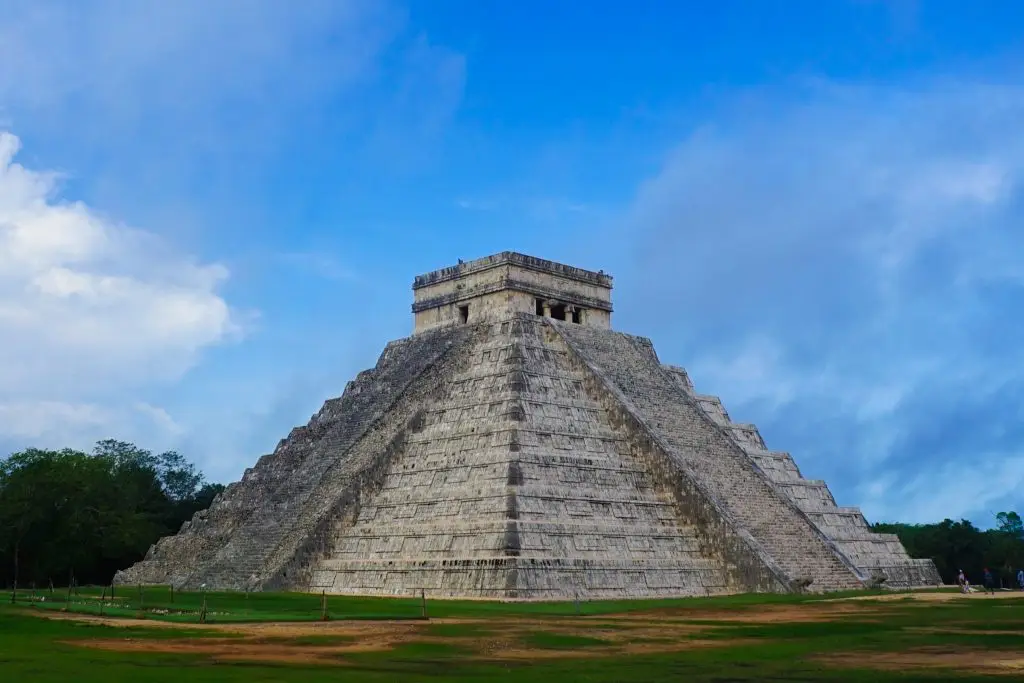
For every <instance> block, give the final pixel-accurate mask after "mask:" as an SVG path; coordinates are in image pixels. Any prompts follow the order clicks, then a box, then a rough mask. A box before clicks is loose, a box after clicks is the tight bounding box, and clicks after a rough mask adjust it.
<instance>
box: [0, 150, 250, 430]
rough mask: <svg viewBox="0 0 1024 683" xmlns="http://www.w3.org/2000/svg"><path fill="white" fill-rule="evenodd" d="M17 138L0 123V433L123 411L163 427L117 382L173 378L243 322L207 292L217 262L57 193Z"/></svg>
mask: <svg viewBox="0 0 1024 683" xmlns="http://www.w3.org/2000/svg"><path fill="white" fill-rule="evenodd" d="M19 147H20V142H19V140H18V138H17V137H15V136H14V135H12V134H10V133H7V132H0V334H2V337H3V343H0V438H5V437H6V438H14V439H43V440H44V441H45V442H46V443H48V444H58V443H60V439H62V438H65V437H67V436H69V435H70V434H73V433H76V431H77V430H78V429H79V428H81V429H82V430H84V431H85V432H86V433H90V434H93V433H94V434H96V435H97V436H101V435H103V434H109V433H110V431H109V430H111V429H113V428H114V426H115V425H118V421H119V420H120V419H123V418H125V417H126V415H127V416H129V417H131V418H133V419H132V420H131V422H138V421H139V420H144V421H145V422H147V423H148V426H149V427H152V428H157V429H160V430H163V431H168V430H169V431H174V429H175V427H174V425H173V420H171V419H170V417H169V416H168V415H167V414H166V413H165V412H164V411H162V410H161V409H159V408H154V407H152V406H148V405H147V404H144V403H140V402H137V401H133V402H131V403H129V404H128V405H123V401H124V399H123V396H121V395H120V394H121V393H122V392H130V391H131V390H133V389H137V388H138V387H140V386H145V385H147V384H149V383H152V382H159V381H163V382H166V381H173V380H176V379H178V378H180V377H181V376H182V374H183V373H185V372H186V371H187V370H188V369H189V368H190V367H191V366H192V365H193V364H194V363H195V362H196V360H197V358H198V356H199V354H200V353H201V351H202V350H203V349H204V348H206V347H208V346H210V345H213V344H217V343H221V342H224V341H226V340H229V339H231V338H233V337H237V336H238V335H240V334H241V333H242V331H243V328H242V326H241V322H242V321H241V320H240V318H239V316H238V314H237V313H235V312H233V311H232V310H231V308H230V307H229V305H228V303H227V302H226V301H225V300H224V299H223V298H222V297H221V296H220V295H219V294H218V287H219V286H220V285H221V283H222V282H223V281H224V280H225V279H226V278H227V276H228V272H227V269H226V268H225V267H224V266H222V265H219V264H217V263H201V262H198V261H197V260H196V259H194V258H192V257H190V256H188V255H185V254H180V253H175V251H174V250H173V249H172V248H171V247H170V246H169V245H168V244H167V243H165V242H164V241H163V240H161V239H160V238H159V237H157V236H156V235H153V234H150V233H147V232H144V231H141V230H136V229H132V228H129V227H127V226H123V225H120V224H118V223H116V222H114V221H113V220H112V219H110V218H108V217H105V216H103V215H102V214H100V213H98V212H97V211H95V210H93V209H91V208H90V207H88V206H86V205H85V204H83V203H81V202H72V201H65V200H62V199H61V198H60V196H59V194H58V189H59V187H58V180H59V176H58V175H57V174H55V173H52V172H47V171H36V170H32V169H28V168H25V167H24V166H22V165H20V164H18V163H17V162H16V161H15V156H16V154H17V153H18V151H19ZM61 445H63V444H61Z"/></svg>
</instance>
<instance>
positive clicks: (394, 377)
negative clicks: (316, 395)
mask: <svg viewBox="0 0 1024 683" xmlns="http://www.w3.org/2000/svg"><path fill="white" fill-rule="evenodd" d="M467 334H468V330H467V329H466V328H448V329H440V330H436V331H433V332H431V333H428V334H425V335H420V336H417V337H410V338H407V339H403V340H400V341H397V342H392V343H391V344H389V345H388V346H387V348H386V349H385V350H384V352H383V353H382V354H381V357H380V360H379V361H378V363H377V366H376V367H375V368H374V369H373V370H368V371H364V372H362V373H360V375H359V376H358V377H357V378H356V380H355V381H353V382H350V383H349V385H348V386H347V387H346V389H345V393H344V395H343V396H342V397H341V398H340V399H331V400H329V401H327V402H326V403H325V404H324V407H323V408H322V409H321V410H320V411H319V412H318V413H317V414H316V415H315V416H314V417H313V418H312V420H311V421H310V423H309V424H308V425H307V426H305V427H299V428H296V429H294V430H292V432H291V434H290V435H289V437H288V438H287V439H285V440H282V442H281V443H280V444H279V445H278V447H277V449H275V451H274V453H273V454H271V455H269V456H264V457H263V458H261V459H260V461H259V462H258V463H257V465H256V467H254V468H252V469H250V470H247V471H246V473H245V474H244V475H243V477H242V480H241V481H240V482H237V483H235V484H232V485H231V486H229V487H228V488H227V489H226V490H225V491H224V492H223V493H222V494H221V495H220V496H218V497H217V499H215V500H214V502H213V504H212V505H211V507H210V509H209V510H208V511H204V512H201V513H198V514H197V515H196V516H195V517H194V518H193V520H192V521H191V522H190V523H186V525H185V526H184V527H183V529H182V531H181V532H179V534H178V535H176V536H172V537H168V538H164V539H161V540H160V541H159V542H157V543H156V544H155V545H154V546H153V547H152V548H150V550H149V552H148V553H147V556H146V559H144V560H143V561H142V562H140V563H138V564H136V565H134V566H133V567H130V568H129V569H127V570H125V571H122V572H119V573H118V575H117V576H116V577H115V581H119V582H122V583H173V584H175V585H179V586H199V585H201V584H204V583H205V584H207V585H208V586H211V587H214V586H215V587H219V588H230V589H240V588H248V587H258V586H259V584H260V583H261V581H263V580H265V577H264V574H265V572H266V571H267V570H268V566H267V562H268V560H269V559H270V557H271V555H272V553H273V552H274V551H275V549H276V548H277V547H278V545H279V544H281V543H282V542H285V541H287V539H288V537H289V536H290V535H292V536H294V534H295V533H301V531H299V530H297V529H296V527H295V524H296V523H297V522H298V521H299V517H298V516H297V515H296V514H295V513H296V512H297V511H298V510H301V509H302V507H303V506H304V505H306V503H307V501H308V500H309V498H310V496H311V495H312V494H313V493H314V491H315V490H316V488H317V486H318V485H319V483H320V481H321V478H322V477H323V476H324V474H325V473H326V472H328V471H329V470H330V469H331V468H332V467H333V466H335V465H336V464H337V463H338V461H339V460H340V459H343V458H345V457H346V456H347V454H348V451H349V449H350V448H351V447H352V446H353V445H354V444H355V443H356V442H358V441H359V440H360V439H362V438H363V436H364V434H366V433H367V430H370V429H371V428H373V427H375V426H377V425H378V423H379V422H380V421H381V420H382V418H384V417H385V416H386V415H387V414H388V412H389V410H390V408H391V407H392V405H393V404H394V403H395V402H396V401H397V400H398V399H399V398H400V397H401V396H402V395H403V393H404V392H405V390H406V389H407V387H408V386H409V385H410V384H411V383H412V382H413V381H414V380H415V379H416V378H417V377H419V376H420V375H421V374H422V373H424V372H425V371H426V370H427V369H428V368H430V367H431V366H432V365H434V364H435V363H436V362H437V361H438V360H439V359H440V358H442V357H443V356H444V355H445V354H446V353H447V352H448V351H449V350H450V349H451V348H453V347H457V346H458V345H459V343H460V342H462V341H463V340H464V339H465V337H466V335H467ZM389 438H390V437H389Z"/></svg>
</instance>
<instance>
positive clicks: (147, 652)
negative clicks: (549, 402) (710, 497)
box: [0, 588, 1024, 683]
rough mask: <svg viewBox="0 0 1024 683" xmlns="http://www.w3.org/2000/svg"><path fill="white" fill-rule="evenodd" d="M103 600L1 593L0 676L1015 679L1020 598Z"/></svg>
mask: <svg viewBox="0 0 1024 683" xmlns="http://www.w3.org/2000/svg"><path fill="white" fill-rule="evenodd" d="M100 596H101V592H100V591H99V590H86V589H82V590H80V592H79V594H78V595H77V596H72V599H71V602H70V603H68V604H65V597H66V593H62V592H61V591H56V592H55V594H53V595H51V594H50V593H49V592H48V591H47V592H45V593H42V592H41V593H39V594H38V595H36V596H35V599H34V600H33V599H32V597H33V596H32V595H31V594H30V593H21V594H19V598H20V599H19V601H18V603H17V604H15V605H11V604H9V595H8V600H5V601H4V603H3V604H2V605H0V671H2V672H3V680H9V681H18V682H20V681H32V682H33V683H34V682H39V683H46V682H48V681H66V680H73V681H76V682H82V683H87V682H90V681H97V682H99V681H102V682H103V683H117V682H120V681H153V682H157V683H159V682H161V681H168V682H170V681H174V682H175V683H181V681H182V680H183V678H182V677H183V676H187V679H186V680H187V681H188V683H202V682H205V681H224V682H230V681H247V682H252V681H296V682H299V681H301V682H303V683H316V682H318V681H328V680H330V681H337V680H345V681H394V680H409V681H422V680H437V681H448V680H451V681H493V680H496V679H497V680H504V681H510V682H514V681H529V682H530V683H541V682H543V681H558V682H559V683H566V682H569V681H595V682H597V681H608V682H611V681H616V682H622V681H667V680H686V681H707V682H710V681H716V682H724V681H765V680H770V681H871V683H886V682H887V681H950V680H958V681H971V680H973V681H1010V680H1015V679H1024V594H1017V595H1016V596H1015V595H1012V594H1001V595H1000V596H998V597H995V598H992V597H985V596H981V595H970V596H960V595H958V594H956V593H949V592H946V593H914V594H888V595H878V594H864V593H860V594H857V596H853V595H845V596H837V595H829V596H778V595H740V596H729V597H722V598H701V599H686V600H657V601H632V602H626V601H621V602H613V601H601V602H584V603H581V604H580V605H579V613H578V614H577V607H576V606H575V605H574V604H573V603H512V604H508V603H495V602H478V601H428V602H427V606H426V607H427V613H428V615H429V619H424V618H423V617H422V609H423V605H422V602H421V601H420V600H419V599H418V598H416V599H412V598H410V599H383V598H348V597H339V596H334V597H329V598H328V600H327V615H328V619H327V620H322V618H321V617H322V614H323V604H322V602H321V596H318V595H302V594H286V593H253V594H249V595H248V596H246V595H245V594H235V593H209V594H207V595H205V596H204V595H202V594H198V593H176V594H174V596H173V600H172V597H171V593H170V590H169V589H163V588H147V589H145V590H144V591H143V593H142V595H141V596H140V595H139V591H138V589H123V590H122V589H118V592H117V593H116V594H115V596H114V599H113V600H112V601H111V600H110V599H109V596H105V598H106V599H104V600H102V601H101V600H100ZM140 597H141V600H140ZM40 598H45V600H40ZM837 598H839V599H837ZM851 598H855V599H851ZM204 599H205V601H206V623H203V624H200V623H199V612H200V611H201V609H202V605H203V601H204ZM65 609H66V610H67V611H64V610H65ZM101 609H102V612H103V616H100V611H101ZM140 615H142V616H143V617H144V618H142V619H140V618H139V616H140Z"/></svg>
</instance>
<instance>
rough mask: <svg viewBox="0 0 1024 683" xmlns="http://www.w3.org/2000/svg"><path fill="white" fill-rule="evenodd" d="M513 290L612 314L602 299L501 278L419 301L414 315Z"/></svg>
mask: <svg viewBox="0 0 1024 683" xmlns="http://www.w3.org/2000/svg"><path fill="white" fill-rule="evenodd" d="M506 289H511V290H513V291H516V292H524V293H526V294H532V295H533V296H538V297H541V298H542V299H553V300H556V301H559V302H562V303H566V304H573V305H575V306H581V307H583V308H589V309H595V310H600V311H608V312H609V313H611V312H612V305H611V302H609V301H602V300H601V299H594V298H592V297H589V296H582V295H580V294H572V293H569V292H565V291H563V290H558V289H552V288H550V287H543V286H541V285H537V284H534V283H532V282H524V281H523V280H516V279H515V278H509V277H505V278H501V279H500V280H497V281H495V282H491V283H488V284H486V285H482V286H480V287H474V288H472V289H463V290H460V291H457V292H452V293H450V294H441V295H439V296H434V297H431V298H429V299H424V300H422V301H417V302H416V303H414V304H413V305H412V312H413V313H420V312H422V311H426V310H430V309H431V308H437V307H439V306H447V305H449V304H453V303H456V302H458V301H467V300H469V299H475V298H476V297H479V296H483V295H485V294H493V293H494V292H500V291H502V290H506Z"/></svg>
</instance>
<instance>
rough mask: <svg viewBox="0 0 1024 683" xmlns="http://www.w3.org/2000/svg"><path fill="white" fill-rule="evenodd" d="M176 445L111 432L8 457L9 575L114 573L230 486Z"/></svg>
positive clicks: (1, 513)
mask: <svg viewBox="0 0 1024 683" xmlns="http://www.w3.org/2000/svg"><path fill="white" fill-rule="evenodd" d="M222 488H223V487H221V486H220V485H215V484H208V485H204V484H203V477H202V474H201V473H199V472H198V471H197V470H196V469H195V467H194V465H192V464H191V463H189V462H187V461H186V460H185V458H184V457H182V456H181V455H180V454H179V453H176V452H174V451H168V452H166V453H161V454H159V455H153V454H152V453H151V452H150V451H147V450H145V449H142V448H139V447H137V446H135V445H134V444H130V443H126V442H122V441H115V440H107V441H101V442H99V443H98V444H97V445H96V448H95V449H94V450H93V453H92V454H91V455H90V454H87V453H82V452H79V451H74V450H70V449H65V450H61V451H46V450H39V449H28V450H25V451H22V452H19V453H15V454H13V455H11V456H10V457H8V458H7V459H5V460H2V461H0V580H5V581H6V582H7V583H11V582H13V581H14V580H17V581H18V582H19V583H21V584H23V585H24V584H26V583H28V582H32V581H34V582H36V583H45V582H46V581H47V579H53V580H54V581H55V582H62V581H64V580H66V579H67V578H68V577H69V576H70V575H72V574H74V575H75V576H76V577H77V578H78V579H79V580H80V581H82V582H93V583H105V582H107V581H109V580H110V577H111V576H113V573H114V572H115V571H116V570H118V569H121V568H123V567H125V566H127V565H129V564H131V563H133V562H135V561H137V560H138V559H140V558H141V557H142V555H143V554H144V553H145V552H146V550H147V549H148V548H149V546H150V545H151V544H152V543H153V542H155V541H156V540H157V539H158V538H160V537H161V536H163V535H166V534H169V533H173V532H175V531H177V529H178V528H180V526H181V523H182V522H183V521H185V520H186V519H188V518H190V517H191V516H192V515H193V514H194V513H195V512H196V511H198V510H200V509H203V508H205V507H208V506H209V504H210V502H212V500H213V498H214V496H216V494H217V493H218V492H219V491H220V490H221V489H222Z"/></svg>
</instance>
